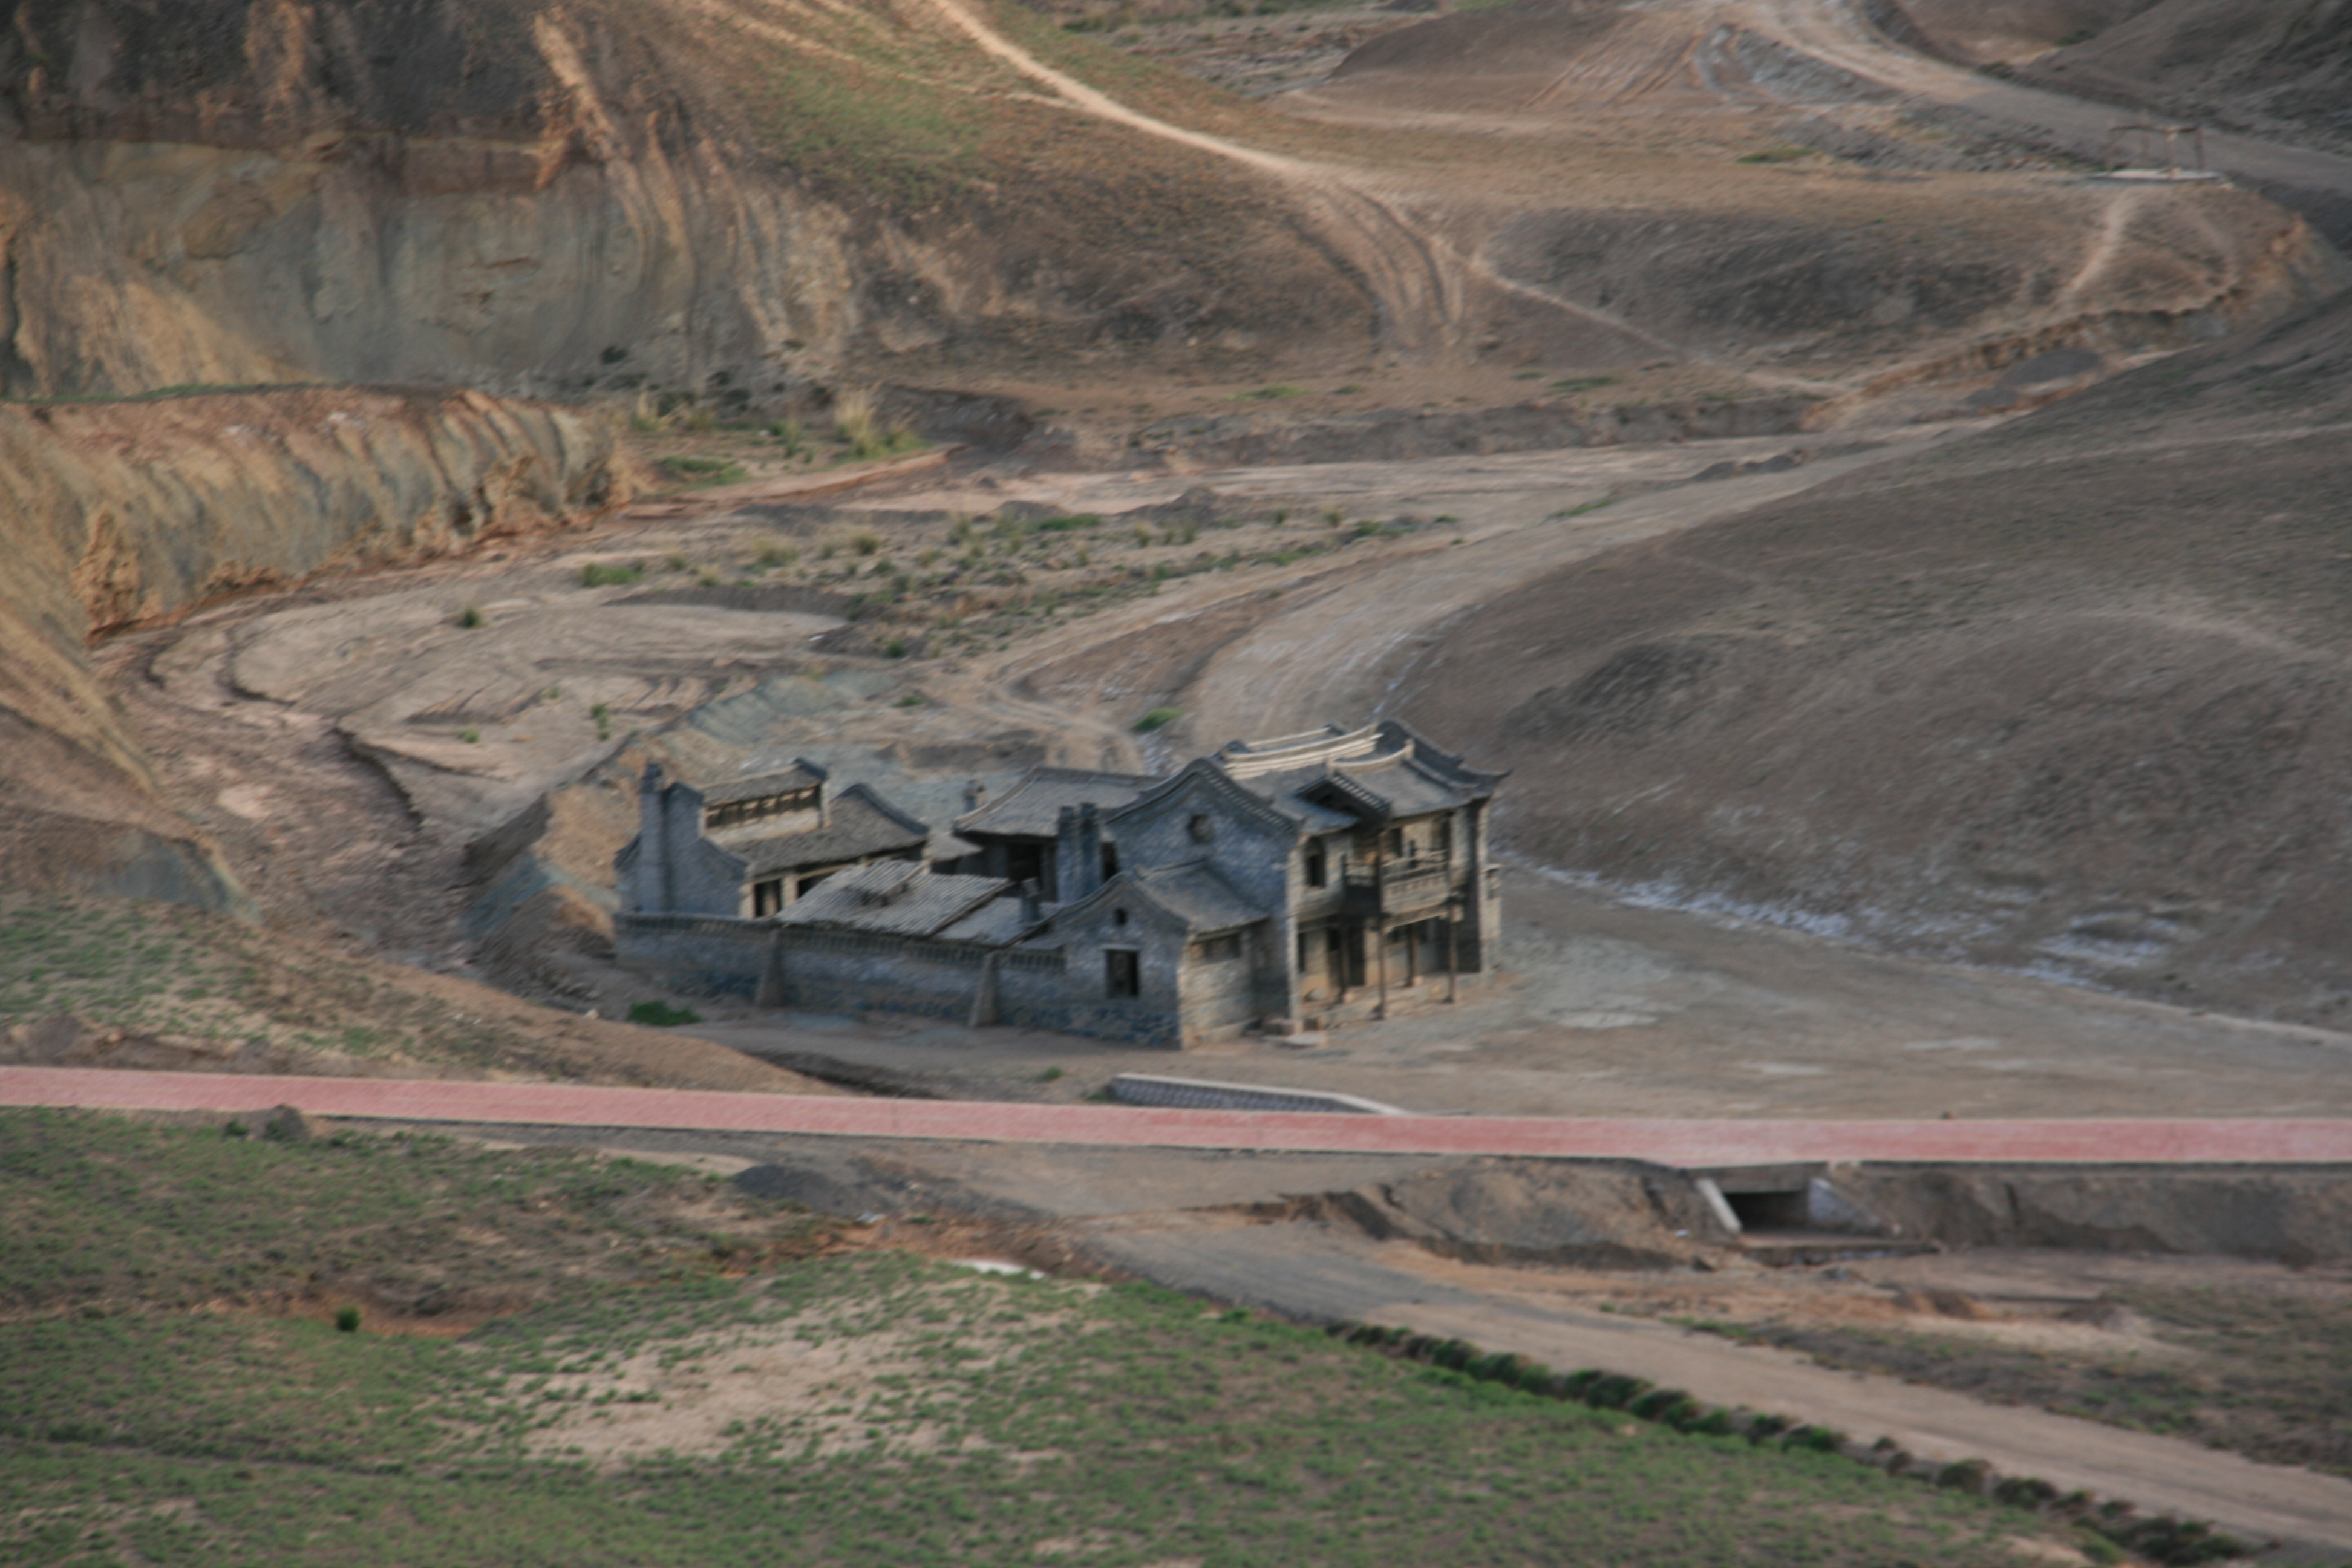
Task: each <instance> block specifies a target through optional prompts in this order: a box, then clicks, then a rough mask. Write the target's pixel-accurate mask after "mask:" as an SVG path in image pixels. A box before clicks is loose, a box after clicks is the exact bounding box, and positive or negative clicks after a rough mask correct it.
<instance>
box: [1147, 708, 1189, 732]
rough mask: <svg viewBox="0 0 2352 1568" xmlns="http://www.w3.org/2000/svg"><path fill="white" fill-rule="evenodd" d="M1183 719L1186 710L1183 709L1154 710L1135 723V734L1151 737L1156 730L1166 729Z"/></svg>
mask: <svg viewBox="0 0 2352 1568" xmlns="http://www.w3.org/2000/svg"><path fill="white" fill-rule="evenodd" d="M1182 717H1184V710H1182V709H1181V708H1154V709H1153V710H1151V711H1150V712H1149V713H1146V714H1145V715H1144V716H1143V717H1142V718H1140V719H1138V720H1137V721H1135V732H1136V733H1137V734H1139V735H1149V734H1150V733H1151V731H1154V730H1164V729H1166V728H1167V727H1168V726H1169V725H1171V724H1173V723H1174V722H1176V721H1177V720H1179V719H1181V718H1182Z"/></svg>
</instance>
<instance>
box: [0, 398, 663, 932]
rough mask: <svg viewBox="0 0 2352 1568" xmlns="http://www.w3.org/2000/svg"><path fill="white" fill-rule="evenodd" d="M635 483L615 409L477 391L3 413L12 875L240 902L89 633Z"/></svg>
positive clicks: (4, 794)
mask: <svg viewBox="0 0 2352 1568" xmlns="http://www.w3.org/2000/svg"><path fill="white" fill-rule="evenodd" d="M628 483H629V481H628V479H627V475H626V471H625V466H624V463H623V460H622V458H620V456H619V455H618V453H617V451H616V449H615V447H614V440H613V437H612V435H611V433H610V431H609V430H608V429H606V428H605V427H604V426H603V425H601V424H600V423H598V422H596V421H594V420H593V419H589V418H585V417H583V416H579V415H577V414H574V413H572V412H569V411H566V410H563V409H559V408H554V407H551V406H547V405H535V404H526V403H515V402H501V401H499V400H498V399H495V398H491V397H488V396H485V395H482V394H480V393H473V392H463V393H444V392H424V391H409V392H387V391H363V390H357V389H330V388H305V389H301V390H296V391H285V392H277V393H268V394H246V395H216V396H191V397H182V398H170V399H159V400H153V401H141V402H123V403H94V404H73V405H53V406H32V407H25V406H16V407H5V408H0V542H5V549H6V553H7V556H8V558H9V560H10V562H11V563H12V565H13V570H11V571H10V572H8V573H7V574H5V576H0V650H5V658H0V736H4V737H5V740H0V884H5V886H8V887H10V888H12V889H56V890H81V889H86V890H93V891H103V892H112V893H121V894H131V895H136V896H141V897H150V898H164V899H170V900H178V901H184V902H192V903H197V904H201V905H205V906H206V907H210V908H223V907H228V906H232V905H236V904H237V903H238V902H239V901H240V900H241V899H242V894H241V893H240V892H239V891H238V889H237V887H236V879H234V878H233V877H232V876H231V875H230V874H229V872H228V870H227V868H226V867H225V866H224V864H223V863H222V862H221V860H220V858H219V857H218V855H217V854H216V853H215V850H214V848H213V847H212V846H211V845H210V843H209V842H208V841H207V840H206V839H205V837H203V836H202V835H201V834H199V833H198V832H197V831H196V830H195V829H194V827H193V826H192V825H191V824H190V823H189V822H188V821H187V820H186V819H185V818H184V817H182V816H179V815H178V814H177V813H175V812H174V811H173V810H172V809H171V808H170V807H169V806H168V805H165V804H164V799H163V792H162V790H161V789H160V788H159V786H158V784H157V781H156V778H155V775H154V773H153V771H152V767H151V765H150V763H149V762H148V759H147V757H146V756H145V754H144V753H143V752H142V748H141V742H140V739H139V737H138V736H137V734H136V733H135V732H133V731H132V730H131V727H130V725H129V724H128V722H127V721H126V720H125V719H124V717H123V715H122V712H121V710H120V708H119V707H118V705H117V704H116V703H115V702H114V701H113V700H111V699H110V697H109V695H108V694H107V693H106V691H105V690H104V689H103V688H102V687H101V685H100V682H99V680H98V679H97V678H96V677H95V676H94V675H93V673H92V671H91V668H90V665H89V658H88V657H87V653H86V648H87V645H88V642H89V637H90V635H91V632H92V630H93V629H94V628H103V627H108V626H123V625H127V624H133V623H140V622H152V621H157V620H163V619H168V618H170V617H172V616H176V615H179V614H182V613H184V612H185V611H187V610H188V609H190V608H191V607H192V606H194V605H200V604H203V603H204V602H205V601H206V600H208V599H211V598H215V597H217V596H220V595H226V594H230V593H235V592H238V591H240V590H245V589H250V588H256V587H261V586H267V585H271V584H287V583H291V582H294V581H297V580H299V579H300V578H302V577H305V576H307V575H310V574H314V573H317V572H320V571H324V570H330V569H336V568H347V569H348V568H365V567H373V566H380V565H389V564H395V563H404V562H412V561H418V560H423V559H425V558H428V557H431V556H434V555H439V554H445V553H447V552H452V551H457V550H463V549H466V548H468V547H470V546H472V545H473V544H475V543H477V542H479V541H481V540H483V539H485V538H488V537H491V536H493V535H498V534H505V533H518V532H529V531H537V530H541V529H547V528H555V527H562V526H564V525H566V524H569V523H572V522H578V521H586V520H588V519H590V518H593V517H595V516H598V515H601V514H603V513H604V512H605V511H608V510H611V509H612V508H614V507H615V506H617V505H618V504H620V503H621V502H622V501H623V500H625V499H626V496H627V493H628Z"/></svg>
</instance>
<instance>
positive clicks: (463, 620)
mask: <svg viewBox="0 0 2352 1568" xmlns="http://www.w3.org/2000/svg"><path fill="white" fill-rule="evenodd" d="M457 624H458V625H459V626H465V627H467V628H468V629H471V628H472V627H475V626H488V625H489V624H490V623H489V619H488V617H487V616H484V615H483V614H482V610H481V606H480V605H467V606H466V607H465V608H464V609H462V610H460V611H458V612H457Z"/></svg>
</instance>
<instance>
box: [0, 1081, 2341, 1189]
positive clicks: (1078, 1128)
mask: <svg viewBox="0 0 2352 1568" xmlns="http://www.w3.org/2000/svg"><path fill="white" fill-rule="evenodd" d="M0 1105H57V1106H84V1107H89V1108H91V1109H99V1110H215V1111H259V1110H268V1109H270V1108H271V1107H272V1106H278V1105H293V1106H299V1107H300V1108H301V1109H302V1110H306V1111H310V1112H312V1113H314V1114H316V1115H320V1116H329V1117H338V1116H340V1117H361V1118H372V1119H378V1120H383V1121H450V1122H492V1123H521V1124H542V1125H545V1124H556V1125H562V1126H570V1127H658V1128H667V1129H683V1130H690V1131H712V1132H801V1133H819V1134H825V1135H830V1136H835V1137H845V1138H945V1139H959V1140H968V1141H979V1142H1012V1143H1092V1144H1109V1145H1122V1144H1123V1145H1129V1146H1134V1147H1156V1148H1168V1149H1263V1150H1295V1151H1300V1152H1313V1153H1350V1154H1517V1155H1530V1156H1535V1157H1538V1158H1549V1159H1586V1160H1593V1159H1612V1160H1648V1161H1651V1162H1654V1163H1658V1164H1662V1165H1674V1166H1682V1167H1686V1168H1687V1167H1706V1166H1713V1165H1760V1164H1777V1163H1783V1162H1787V1163H1798V1162H1811V1161H1845V1160H1894V1161H1936V1162H1960V1161H1966V1162H1988V1161H1990V1162H1999V1163H2008V1164H2039V1163H2099V1164H2115V1163H2143V1162H2145V1163H2163V1164H2346V1163H2352V1121H2284V1120H2279V1121H2257V1120H2251V1119H2248V1120H2237V1121H2219V1120H2216V1121H1675V1120H1669V1119H1665V1118H1660V1119H1656V1120H1638V1121H1636V1120H1611V1121H1592V1120H1576V1119H1571V1118H1565V1117H1533V1116H1348V1115H1332V1114H1328V1113H1302V1112H1297V1111H1264V1110H1158V1109H1145V1108H1142V1107H1124V1106H1097V1105H1019V1104H1004V1103H999V1102H991V1101H974V1100H852V1099H847V1098H842V1097H835V1096H832V1095H825V1096H814V1095H809V1096H802V1095H790V1094H727V1093H719V1092H716V1091H711V1090H704V1089H602V1088H596V1087H593V1086H590V1085H585V1084H551V1083H476V1082H468V1081H451V1080H447V1079H344V1078H262V1077H245V1076H242V1075H235V1074H211V1073H174V1072H129V1071H115V1070H110V1069H106V1068H37V1067H0Z"/></svg>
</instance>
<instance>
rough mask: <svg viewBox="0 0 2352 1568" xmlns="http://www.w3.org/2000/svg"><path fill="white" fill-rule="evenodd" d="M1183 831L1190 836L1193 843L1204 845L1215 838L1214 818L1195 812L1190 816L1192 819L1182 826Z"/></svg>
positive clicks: (1215, 826) (1215, 823) (1204, 813)
mask: <svg viewBox="0 0 2352 1568" xmlns="http://www.w3.org/2000/svg"><path fill="white" fill-rule="evenodd" d="M1184 831H1185V832H1186V833H1188V834H1190V835H1192V842H1193V843H1195V844H1206V843H1207V842H1209V840H1211V839H1212V838H1214V837H1216V836H1217V822H1216V818H1214V817H1213V816H1209V815H1208V814H1207V813H1206V812H1197V811H1196V812H1194V813H1193V814H1192V820H1191V821H1190V822H1187V823H1186V824H1185V825H1184Z"/></svg>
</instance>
